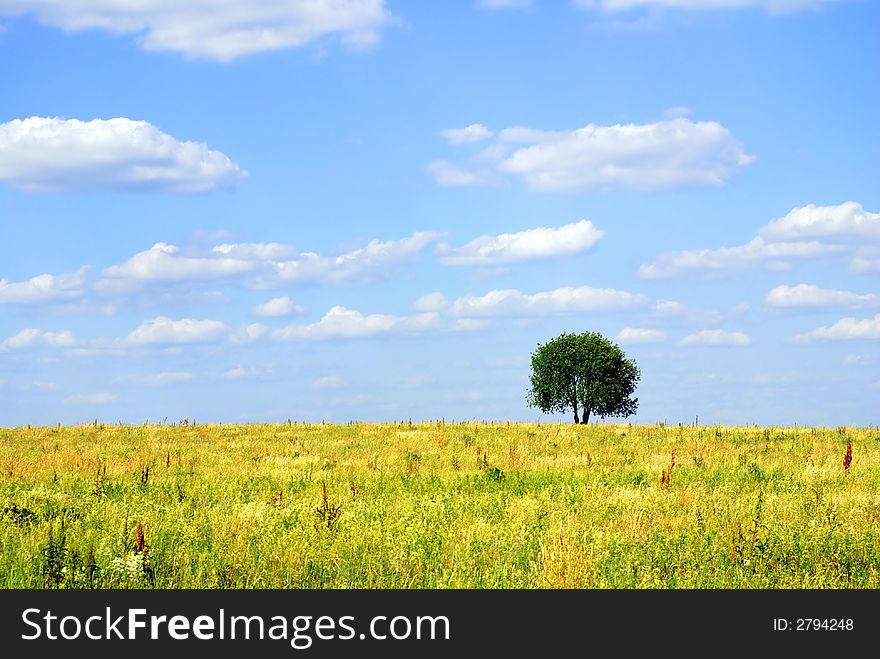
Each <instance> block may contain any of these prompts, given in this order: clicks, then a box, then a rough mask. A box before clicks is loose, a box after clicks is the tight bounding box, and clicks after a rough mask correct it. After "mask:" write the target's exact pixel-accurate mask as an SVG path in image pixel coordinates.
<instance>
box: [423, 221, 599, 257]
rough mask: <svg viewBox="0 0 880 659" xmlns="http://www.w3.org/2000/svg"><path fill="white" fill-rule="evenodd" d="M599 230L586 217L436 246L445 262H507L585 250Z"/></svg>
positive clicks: (597, 236)
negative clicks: (459, 244) (550, 226)
mask: <svg viewBox="0 0 880 659" xmlns="http://www.w3.org/2000/svg"><path fill="white" fill-rule="evenodd" d="M603 233H604V232H603V231H601V230H599V229H597V228H596V227H595V226H594V225H593V223H592V222H590V221H589V220H581V221H580V222H576V223H574V224H566V225H564V226H561V227H559V228H556V229H552V228H547V227H538V228H536V229H528V230H526V231H520V232H518V233H502V234H500V235H498V236H481V237H479V238H475V239H474V240H472V241H471V242H469V243H468V244H467V245H464V246H463V247H458V248H454V249H453V248H449V247H446V246H445V245H443V246H440V248H439V250H438V251H439V253H440V254H441V255H442V256H441V258H440V260H441V262H442V263H444V264H446V265H489V266H491V265H507V264H510V263H520V262H524V261H534V260H539V259H548V258H554V257H558V256H569V255H572V254H579V253H581V252H585V251H587V250H588V249H590V248H591V247H593V246H594V245H595V244H596V243H597V242H599V239H600V238H602V235H603Z"/></svg>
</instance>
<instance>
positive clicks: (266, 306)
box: [252, 295, 305, 318]
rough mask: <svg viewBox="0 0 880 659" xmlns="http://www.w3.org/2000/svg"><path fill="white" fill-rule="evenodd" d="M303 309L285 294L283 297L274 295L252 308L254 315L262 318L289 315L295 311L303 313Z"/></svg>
mask: <svg viewBox="0 0 880 659" xmlns="http://www.w3.org/2000/svg"><path fill="white" fill-rule="evenodd" d="M304 312H305V309H304V308H303V307H301V306H299V305H298V304H294V303H293V300H291V299H290V298H289V297H287V296H286V295H285V296H283V297H274V298H272V299H271V300H269V301H267V302H263V304H258V305H257V306H255V307H254V308H253V310H252V313H253V314H254V315H255V316H260V317H262V318H279V317H281V316H289V315H291V314H295V313H304Z"/></svg>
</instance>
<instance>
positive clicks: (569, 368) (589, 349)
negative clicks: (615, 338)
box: [528, 332, 641, 423]
mask: <svg viewBox="0 0 880 659" xmlns="http://www.w3.org/2000/svg"><path fill="white" fill-rule="evenodd" d="M640 376H641V373H640V371H639V368H638V366H636V363H635V362H634V361H633V360H632V359H627V358H626V355H624V353H623V351H622V350H621V349H620V348H619V347H618V346H617V344H615V343H614V342H612V341H610V340H608V339H606V338H605V337H604V336H602V335H601V334H599V333H598V332H584V333H582V334H561V335H560V336H558V337H556V338H555V339H553V340H552V341H549V342H548V343H545V344H544V345H538V348H537V350H535V352H534V353H532V375H531V388H530V390H529V395H528V401H529V405H531V406H532V407H538V408H540V409H541V411H542V412H566V411H568V410H571V411H572V412H573V413H574V422H575V423H589V420H590V416H591V415H596V416H599V417H602V418H605V417H608V416H623V417H626V416H630V415H631V414H635V411H636V408H637V407H638V403H639V400H638V398H633V397H632V394H633V392H634V391H635V388H636V384H637V383H638V381H639V377H640Z"/></svg>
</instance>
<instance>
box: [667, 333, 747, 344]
mask: <svg viewBox="0 0 880 659" xmlns="http://www.w3.org/2000/svg"><path fill="white" fill-rule="evenodd" d="M750 343H751V339H750V338H749V336H748V334H743V333H742V332H726V331H724V330H719V329H716V330H703V331H702V332H696V333H694V334H688V335H687V336H686V337H684V338H683V339H682V340H681V345H683V346H717V347H722V346H733V347H738V346H747V345H749V344H750Z"/></svg>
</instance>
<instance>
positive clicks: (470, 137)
mask: <svg viewBox="0 0 880 659" xmlns="http://www.w3.org/2000/svg"><path fill="white" fill-rule="evenodd" d="M440 134H441V135H442V136H443V137H445V138H446V141H447V142H449V143H450V144H470V143H471V142H481V141H482V140H486V139H489V138H490V137H492V131H491V130H489V129H488V128H486V127H485V126H484V125H483V124H471V125H470V126H465V127H464V128H450V129H448V130H444V131H442V132H441V133H440Z"/></svg>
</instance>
